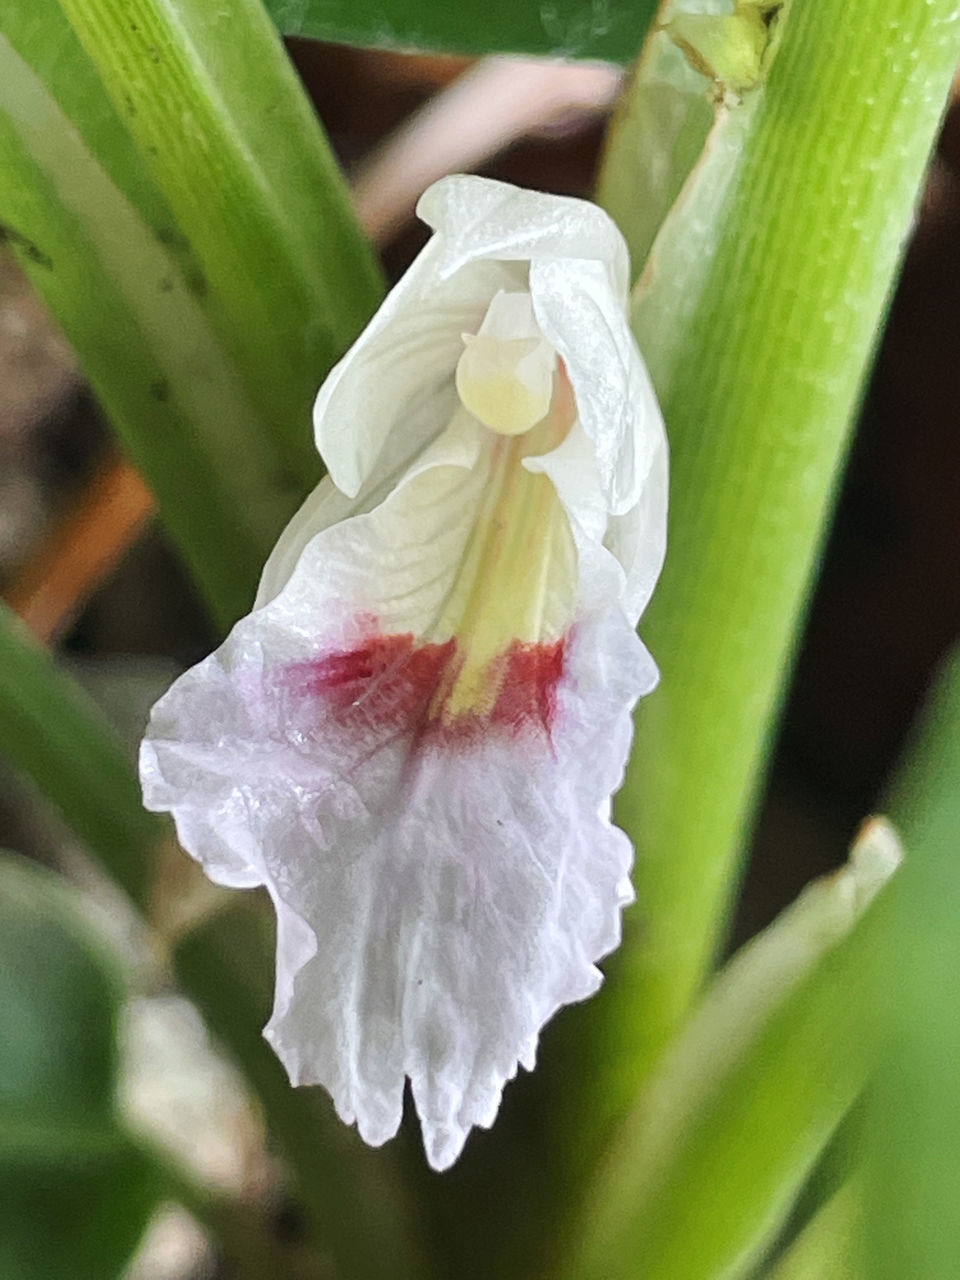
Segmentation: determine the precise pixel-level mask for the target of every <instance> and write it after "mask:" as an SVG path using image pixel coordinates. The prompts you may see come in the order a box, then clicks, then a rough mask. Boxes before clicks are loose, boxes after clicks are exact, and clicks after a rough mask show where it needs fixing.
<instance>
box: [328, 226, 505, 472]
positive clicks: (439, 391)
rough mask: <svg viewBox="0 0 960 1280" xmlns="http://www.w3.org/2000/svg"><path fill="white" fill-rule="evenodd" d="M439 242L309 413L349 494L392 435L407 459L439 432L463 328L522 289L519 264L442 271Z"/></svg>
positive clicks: (453, 400)
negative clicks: (500, 296)
mask: <svg viewBox="0 0 960 1280" xmlns="http://www.w3.org/2000/svg"><path fill="white" fill-rule="evenodd" d="M442 262H443V246H442V244H441V243H440V241H438V240H437V239H436V238H434V239H433V240H431V241H430V243H429V244H428V245H427V246H426V248H425V249H424V250H423V251H422V252H421V253H420V255H419V257H418V258H417V259H416V261H415V262H414V263H413V265H412V266H411V267H410V269H409V270H408V271H407V273H406V275H404V276H403V278H402V279H401V280H400V282H399V283H398V284H397V285H396V286H395V287H394V288H393V289H392V291H391V292H390V294H389V295H388V297H387V299H386V301H385V302H384V303H383V305H382V306H381V307H380V310H379V311H378V312H377V313H376V315H375V316H374V317H373V319H372V320H371V321H370V323H369V324H368V325H367V327H366V329H364V331H363V333H362V334H361V335H360V337H359V338H358V339H357V341H356V342H355V343H354V345H353V346H352V347H351V348H350V350H349V351H348V352H347V354H346V355H345V356H344V358H343V359H342V360H341V361H340V363H339V364H338V365H336V367H335V368H334V369H333V370H332V371H331V372H330V375H329V376H328V378H327V380H326V382H325V383H324V384H323V386H322V387H321V388H320V392H319V394H318V396H317V400H316V404H315V405H314V411H313V424H314V432H315V435H316V441H317V448H318V449H319V451H320V455H321V457H322V458H323V460H324V462H325V463H326V466H327V470H328V472H329V473H330V477H331V479H332V480H333V482H334V484H335V485H336V486H337V488H338V489H341V490H342V491H343V492H344V493H345V494H347V495H348V496H349V497H356V496H357V495H358V494H359V493H360V491H361V490H362V489H363V487H364V485H365V484H366V482H367V480H368V478H369V477H370V475H371V472H372V471H373V470H374V468H375V467H376V465H377V461H378V459H379V457H380V454H381V452H382V450H383V448H384V445H385V444H386V442H387V440H388V439H389V437H390V436H391V433H394V432H395V430H396V432H397V433H398V434H399V435H400V437H401V439H402V441H403V442H404V444H405V445H407V444H408V445H409V452H408V455H407V456H412V455H413V454H414V453H415V452H416V451H417V449H419V448H422V447H423V445H424V444H425V443H426V442H427V441H429V440H430V439H432V438H433V437H434V436H436V435H437V434H439V432H440V431H442V430H443V428H444V427H445V426H446V424H447V423H448V422H449V420H450V417H451V415H452V414H453V412H454V409H455V407H456V405H457V393H456V388H455V386H454V381H453V377H454V370H455V369H456V365H457V360H458V359H459V357H460V353H461V351H462V350H463V343H462V340H461V337H460V335H461V333H464V332H468V333H474V332H475V331H476V330H477V329H478V328H479V326H480V323H481V321H482V320H483V317H484V315H485V313H486V310H487V308H488V306H489V305H490V301H491V299H492V298H493V296H494V295H495V294H496V293H497V292H498V290H500V289H504V290H507V291H510V290H513V289H525V288H526V283H527V282H526V277H527V273H526V270H525V269H524V268H523V267H521V266H520V264H518V263H498V262H475V263H471V264H470V265H469V267H467V268H466V269H464V270H463V271H461V272H460V273H459V274H458V275H457V278H456V280H450V279H448V278H446V277H445V276H444V275H443V274H442V270H441V268H442Z"/></svg>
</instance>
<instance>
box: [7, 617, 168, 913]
mask: <svg viewBox="0 0 960 1280" xmlns="http://www.w3.org/2000/svg"><path fill="white" fill-rule="evenodd" d="M0 753H2V754H3V755H4V756H5V757H6V758H7V759H8V760H10V761H11V763H13V764H14V765H16V766H17V767H18V768H19V769H21V770H23V772H24V773H26V774H27V775H28V776H29V777H30V778H32V780H33V781H34V782H35V783H36V785H37V786H38V787H39V788H40V790H41V791H42V792H43V793H44V795H45V796H46V797H47V798H48V799H49V800H51V801H52V802H53V803H54V804H55V805H56V806H57V808H58V809H59V810H60V812H61V814H62V815H63V817H64V818H65V819H66V821H67V822H68V823H69V825H70V826H71V827H72V828H73V830H74V831H75V832H76V833H77V835H78V836H80V838H81V839H82V840H83V841H84V842H85V844H86V845H87V846H88V847H89V848H90V850H91V851H92V852H93V853H95V854H96V855H97V857H98V858H99V859H100V861H101V862H102V863H103V865H104V866H105V867H106V869H107V870H108V871H109V872H110V874H111V875H112V876H113V878H114V879H115V880H116V881H117V883H118V884H120V885H121V886H122V887H123V888H124V889H125V890H126V892H127V893H128V894H129V895H130V896H131V897H132V898H133V900H134V901H135V902H137V903H138V904H140V905H141V906H143V905H144V903H145V902H146V900H147V897H148V894H149V886H150V880H151V875H152V871H153V867H154V861H155V856H156V852H157V849H158V847H159V845H160V843H161V841H162V840H163V839H164V838H165V836H166V833H167V832H168V830H169V828H168V827H167V824H166V823H164V822H162V821H161V820H160V819H159V818H157V817H155V816H154V815H153V814H150V813H147V812H146V811H145V810H144V808H143V804H142V802H141V798H140V786H139V783H138V782H137V778H136V774H135V773H134V771H133V768H132V767H131V764H130V761H129V759H128V757H127V754H126V752H125V751H124V750H123V747H122V746H121V745H120V743H119V741H118V740H117V738H116V736H115V734H114V733H113V731H112V729H111V727H110V725H109V724H108V723H107V722H106V720H104V718H103V716H102V715H101V714H100V712H99V711H98V709H97V707H96V706H95V704H94V703H93V702H92V701H91V700H90V698H88V697H87V695H86V694H85V693H84V692H83V690H82V689H80V688H79V686H78V685H77V684H76V682H75V681H73V680H72V679H71V678H70V677H69V676H68V675H67V674H66V673H65V672H63V671H61V670H60V669H59V668H58V667H57V665H56V663H55V662H54V661H53V659H52V658H51V657H50V655H49V654H48V653H47V652H46V651H45V650H43V649H41V648H40V646H39V645H37V644H36V643H35V641H34V640H33V638H32V637H31V636H30V635H29V634H28V633H27V631H26V628H24V627H23V626H22V625H21V624H20V623H19V621H18V619H17V618H16V617H15V616H14V615H13V614H12V613H11V612H10V610H9V609H6V608H5V607H4V606H2V605H0Z"/></svg>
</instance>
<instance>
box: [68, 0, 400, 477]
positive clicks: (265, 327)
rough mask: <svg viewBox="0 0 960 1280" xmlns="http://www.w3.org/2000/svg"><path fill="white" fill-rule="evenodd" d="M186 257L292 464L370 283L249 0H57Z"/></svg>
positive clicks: (371, 296) (363, 247)
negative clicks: (213, 0) (227, 0)
mask: <svg viewBox="0 0 960 1280" xmlns="http://www.w3.org/2000/svg"><path fill="white" fill-rule="evenodd" d="M61 4H62V8H63V10H64V12H65V13H66V15H67V18H68V19H69V21H70V23H71V25H72V26H73V28H74V30H75V31H76V33H77V35H78V36H79V38H80V41H81V43H82V44H83V45H84V47H85V49H86V51H87V53H88V55H89V57H90V58H91V59H92V61H93V62H94V64H95V65H96V67H97V70H98V71H99V73H100V77H101V79H102V82H103V87H104V89H105V90H106V92H107V94H108V95H109V97H110V98H111V99H112V101H113V104H114V107H115V108H116V110H117V111H118V113H119V114H120V115H121V117H122V118H123V119H124V121H125V123H126V125H127V128H128V129H129V130H130V133H131V134H132V136H133V138H134V139H135V141H136V142H137V144H138V145H139V148H140V150H141V153H142V154H143V155H144V157H145V158H146V162H147V166H148V168H149V170H150V173H151V175H152V177H153V179H154V181H155V182H156V184H157V187H158V188H159V190H160V191H161V192H162V193H163V195H164V198H165V199H166V200H167V202H168V204H169V205H170V208H171V210H172V211H173V213H174V216H175V217H176V219H177V225H178V230H179V232H180V233H181V234H182V235H183V236H184V237H185V238H186V240H187V241H189V244H190V248H191V250H192V253H193V255H194V257H195V259H196V261H197V263H198V264H199V268H200V271H201V273H202V279H203V281H204V288H205V290H206V291H207V294H208V298H209V307H210V311H211V314H212V315H213V316H214V318H215V321H216V322H218V323H219V325H220V327H221V328H222V331H223V333H224V335H225V336H226V338H227V340H228V342H229V344H230V347H231V350H232V352H233V355H234V358H235V360H236V362H237V365H238V367H239V368H240V369H241V370H243V372H244V376H245V379H246V381H247V383H248V385H249V386H250V391H251V395H252V397H253V399H254V402H255V403H256V405H257V408H258V410H259V411H260V413H261V415H262V416H263V418H264V420H265V421H266V422H267V423H268V424H270V427H271V429H272V433H273V435H274V437H275V438H276V439H277V440H278V441H279V442H281V444H282V446H283V448H284V452H285V453H286V455H287V457H288V459H289V462H290V464H291V465H292V466H294V467H296V466H300V467H302V468H303V469H304V471H305V473H306V474H307V475H308V476H309V475H311V474H314V473H315V472H316V467H317V463H316V456H315V454H314V453H313V444H312V437H311V433H310V427H309V422H310V418H309V409H310V404H311V401H312V398H313V395H314V394H315V392H316V388H317V386H318V384H319V382H320V380H321V378H322V375H323V374H324V372H325V371H326V370H327V369H328V368H329V366H330V365H331V364H332V362H333V361H334V360H335V359H336V358H337V356H339V355H340V354H341V353H342V352H343V350H344V349H345V348H346V346H347V345H348V344H349V343H350V342H351V341H352V339H353V338H354V337H356V335H357V333H358V332H359V330H360V328H361V326H362V325H363V323H364V321H365V320H366V319H367V317H368V316H369V314H370V312H371V311H372V309H373V308H374V306H375V305H376V303H377V301H378V299H379V294H380V291H381V283H380V276H379V271H378V268H377V266H376V264H375V261H374V258H373V255H372V253H371V251H370V249H369V247H368V246H367V244H366V242H365V241H364V239H363V237H362V235H361V233H360V231H359V228H358V227H357V225H356V222H355V221H354V219H353V216H352V213H351V211H350V208H349V204H348V199H347V194H346V188H345V185H344V183H343V179H342V177H341V175H340V173H339V170H338V168H337V165H336V161H335V160H334V159H333V157H332V155H331V154H330V151H329V148H328V146H327V143H326V140H325V139H324V137H323V134H322V131H321V129H320V125H319V123H318V121H317V119H316V116H315V115H314V113H313V110H312V107H311V106H310V103H309V102H308V100H307V98H306V95H305V94H304V92H303V89H302V88H301V86H300V84H299V82H298V81H297V78H296V75H295V73H294V71H293V68H292V67H291V65H290V62H289V59H288V58H287V56H286V53H285V51H284V49H283V46H282V44H281V42H280V40H279V38H278V36H277V34H276V31H275V29H274V28H273V26H272V24H271V23H270V20H269V18H268V17H267V15H266V13H265V11H264V8H263V5H262V4H261V3H260V0H233V2H232V3H231V4H230V5H229V6H224V5H216V4H210V3H209V2H208V0H61Z"/></svg>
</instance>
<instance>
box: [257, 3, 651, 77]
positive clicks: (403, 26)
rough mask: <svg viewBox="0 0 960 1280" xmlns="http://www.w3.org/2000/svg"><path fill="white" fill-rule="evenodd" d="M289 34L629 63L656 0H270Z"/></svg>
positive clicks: (403, 46)
mask: <svg viewBox="0 0 960 1280" xmlns="http://www.w3.org/2000/svg"><path fill="white" fill-rule="evenodd" d="M267 8H268V9H269V11H270V13H271V15H272V17H273V20H274V21H275V22H276V24H277V26H278V27H279V28H280V30H281V31H282V32H283V34H284V35H287V36H312V37H314V38H315V39H317V40H339V41H343V42H345V43H347V44H359V45H374V46H376V47H378V48H401V49H439V50H447V51H451V52H454V53H479V54H485V53H532V54H552V55H558V54H561V55H564V56H566V57H570V58H600V59H604V60H606V61H610V62H629V61H630V60H631V59H632V58H633V57H634V56H635V55H636V52H637V50H638V49H639V47H640V42H641V40H642V39H643V37H644V34H645V32H646V30H647V27H648V26H649V24H650V22H651V21H652V20H653V15H654V14H655V12H656V9H657V0H602V3H596V0H552V3H550V4H541V3H539V0H486V3H484V2H483V0H462V2H461V3H459V4H446V3H443V0H267Z"/></svg>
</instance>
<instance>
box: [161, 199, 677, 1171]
mask: <svg viewBox="0 0 960 1280" xmlns="http://www.w3.org/2000/svg"><path fill="white" fill-rule="evenodd" d="M419 212H420V215H421V217H422V218H423V219H424V220H425V221H426V222H428V223H429V224H430V225H431V226H432V227H433V228H434V229H435V232H436V234H435V235H434V236H433V238H432V239H431V240H430V242H429V243H428V245H427V247H426V248H425V249H424V250H423V252H422V253H421V254H420V256H419V258H418V259H417V260H416V262H415V263H414V264H413V266H412V267H411V268H410V270H409V271H408V272H407V274H406V275H405V276H404V278H403V279H402V280H401V281H400V283H399V284H398V285H397V287H396V288H395V289H394V290H393V292H392V293H391V294H390V296H389V297H388V298H387V300H386V301H385V302H384V304H383V306H382V307H381V308H380V310H379V312H378V313H377V314H376V315H375V316H374V318H373V320H372V321H371V322H370V324H369V326H368V327H367V329H366V331H365V332H364V333H363V334H362V335H361V337H360V338H359V339H358V341H357V342H356V344H355V345H354V347H353V349H352V350H351V351H350V352H349V353H348V354H347V356H346V357H345V358H344V359H343V361H342V362H341V363H340V364H339V365H338V366H337V368H336V369H334V370H333V372H332V373H331V374H330V377H329V378H328V379H327V381H326V383H325V384H324V386H323V388H322V389H321V391H320V394H319V396H318V398H317V404H316V410H315V425H316V435H317V445H318V448H319V449H320V452H321V453H322V455H323V457H324V459H325V461H326V464H327V467H328V470H329V477H328V478H327V479H326V480H325V481H324V482H323V483H322V484H321V485H320V486H319V487H318V488H317V489H316V491H315V492H314V493H313V494H312V495H311V496H310V497H309V498H308V499H307V501H306V502H305V504H304V506H303V508H302V509H301V510H300V512H299V513H298V514H297V515H296V516H295V517H294V519H293V520H292V521H291V523H290V525H289V526H288V528H287V529H286V531H285V532H284V533H283V535H282V537H281V538H280V541H279V542H278V544H277V546H276V548H275V550H274V552H273V554H272V555H271V557H270V559H269V561H268V563H267V565H266V568H265V569H264V573H263V579H262V581H261V584H260V591H259V594H258V597H257V601H256V606H255V608H254V611H253V612H252V613H251V614H250V615H249V616H248V617H246V618H244V619H243V620H242V621H241V622H239V623H238V624H237V626H236V627H235V628H234V629H233V632H232V633H231V635H230V637H229V638H228V640H227V641H226V642H225V643H224V644H223V646H222V647H221V648H220V649H219V650H218V651H217V652H216V653H215V654H213V655H211V656H210V657H209V658H207V659H206V660H205V661H204V662H201V663H200V664H199V665H198V666H196V667H194V668H193V669H192V670H191V671H188V672H187V673H186V674H185V675H184V676H183V677H181V679H179V680H178V681H177V682H176V683H175V684H174V686H173V688H172V689H171V690H170V691H169V692H168V693H167V694H166V696H165V697H164V698H162V699H161V700H160V702H159V703H158V704H157V706H156V707H155V708H154V711H153V715H152V718H151V722H150V727H149V730H148V734H147V737H146V740H145V742H144V744H143V749H142V757H141V774H142V778H143V787H144V794H145V797H146V803H147V805H148V806H149V807H150V808H151V809H160V810H169V811H171V812H172V813H173V815H174V817H175V819H176V824H177V830H178V832H179V835H180V839H181V841H182V842H183V845H184V847H185V848H186V849H187V850H188V851H189V852H190V853H191V854H192V855H193V856H194V857H195V858H197V859H198V860H199V861H200V862H201V863H202V864H203V865H204V867H205V868H206V871H207V874H208V875H209V876H210V877H211V878H212V879H213V880H215V881H217V882H218V883H221V884H226V885H232V886H236V887H248V886H253V885H265V886H266V888H267V889H268V890H269V892H270V895H271V897H272V899H273V902H274V904H275V906H276V911H277V920H278V930H279V937H278V943H277V977H276V1004H275V1008H274V1012H273V1016H272V1018H271V1020H270V1023H269V1025H268V1027H267V1029H266V1032H265V1034H266V1035H267V1037H268V1039H269V1040H270V1042H271V1043H272V1044H273V1046H274V1048H275V1049H276V1051H277V1053H278V1054H279V1056H280V1057H281V1059H282V1060H283V1062H284V1065H285V1066H286V1068H287V1071H288V1072H289V1075H290V1078H291V1080H292V1081H293V1082H294V1083H295V1084H308V1083H320V1084H323V1085H325V1086H326V1088H327V1089H328V1090H329V1091H330V1093H331V1094H332V1096H333V1099H334V1102H335V1104H336V1108H337V1111H338V1112H339V1114H340V1115H341V1116H342V1118H343V1119H344V1120H345V1121H347V1122H353V1121H356V1123H357V1125H358V1127H359V1129H360V1133H361V1134H362V1136H363V1137H364V1138H365V1139H366V1140H367V1141H368V1142H370V1143H373V1144H379V1143H382V1142H384V1141H385V1140H386V1139H388V1138H390V1137H391V1136H392V1135H393V1134H394V1133H396V1131H397V1126H398V1125H399V1123H400V1117H401V1110H402V1099H403V1088H404V1079H405V1077H409V1079H410V1081H411V1085H412V1090H413V1097H414V1099H415V1102H416V1107H417V1110H418V1112H419V1115H420V1119H421V1123H422V1127H423V1135H424V1143H425V1146H426V1151H427V1156H428V1158H429V1160H430V1163H431V1164H432V1165H433V1166H434V1167H435V1168H437V1169H443V1168H446V1167H447V1166H449V1165H450V1164H451V1163H452V1162H453V1161H454V1160H455V1159H456V1158H457V1156H458V1154H459V1153H460V1150H461V1149H462V1147H463V1143H464V1141H465V1139H466V1136H467V1134H468V1133H469V1131H470V1129H471V1127H472V1126H473V1125H482V1126H489V1125H490V1124H491V1123H492V1122H493V1119H494V1117H495V1115H496V1112H497V1108H498V1106H499V1104H500V1097H501V1094H502V1091H503V1086H504V1083H505V1082H506V1081H507V1080H509V1079H510V1078H512V1076H513V1075H514V1074H515V1073H516V1069H517V1064H518V1062H519V1063H522V1064H523V1065H524V1066H525V1067H527V1068H528V1069H529V1068H532V1066H533V1062H534V1055H535V1051H536V1046H537V1038H538V1035H539V1032H540V1029H541V1027H542V1026H543V1025H544V1023H545V1022H546V1021H547V1019H548V1018H550V1017H551V1015H552V1014H553V1013H554V1012H555V1011H556V1010H557V1009H558V1008H560V1007H561V1006H562V1005H564V1004H569V1003H570V1002H571V1001H575V1000H582V999H583V998H584V997H586V996H588V995H590V994H591V993H592V992H593V991H595V990H596V988H597V987H598V985H599V983H600V980H601V975H600V973H599V971H598V970H597V968H596V961H597V960H598V959H600V957H602V956H604V955H605V954H607V953H608V952H610V951H611V950H613V949H614V948H615V947H616V946H617V944H618V942H619V937H620V911H621V908H622V907H623V906H624V905H625V904H626V903H628V902H629V901H630V900H631V897H632V893H631V889H630V884H629V879H628V876H629V870H630V865H631V859H632V853H631V848H630V844H629V841H628V840H627V838H626V837H625V836H624V835H623V833H622V832H620V831H618V830H617V829H616V828H615V827H613V826H612V825H611V823H610V821H609V812H610V796H611V794H612V793H613V792H614V791H615V789H616V788H617V787H618V786H619V784H620V781H621V779H622V776H623V768H624V763H625V760H626V756H627V751H628V746H629V741H630V730H631V721H630V713H631V709H632V707H633V705H634V703H635V702H636V700H637V698H638V697H639V695H641V694H643V693H645V692H647V691H648V690H650V689H651V688H652V687H653V685H654V684H655V682H656V668H655V667H654V665H653V662H652V660H651V658H650V657H649V655H648V654H647V652H646V650H645V649H644V647H643V645H642V644H641V642H640V641H639V640H638V639H637V637H636V635H635V633H634V626H635V624H636V622H637V619H638V617H639V615H640V612H641V610H642V608H643V606H644V605H645V603H646V601H647V599H648V598H649V595H650V593H651V591H652V589H653V586H654V583H655V581H656V578H657V575H658V574H659V571H660V566H661V562H662V559H663V552H664V538H665V513H666V498H667V463H666V445H665V440H664V434H663V424H662V421H661V418H660V413H659V410H658V408H657V404H656V401H655V398H654V395H653V392H652V390H651V388H650V383H649V380H648V377H647V374H646V370H645V368H644V365H643V362H642V360H641V358H640V355H639V353H638V351H637V348H636V345H635V343H634V341H633V338H632V337H631V334H630V331H629V329H628V327H627V323H626V318H625V311H626V296H627V284H628V264H627V256H626V249H625V246H624V243H623V240H622V239H621V237H620V234H619V233H618V231H617V230H616V228H615V227H614V225H613V223H612V222H611V221H610V219H609V218H608V217H607V216H606V215H605V214H604V213H602V212H601V211H600V210H599V209H597V208H595V207H594V206H593V205H590V204H587V203H585V202H583V201H579V200H571V199H562V198H560V197H557V196H549V195H541V194H537V193H534V192H529V191H520V190H517V189H516V188H513V187H509V186H506V185H504V184H503V183H498V182H490V181H487V180H484V179H482V178H475V177H453V178H447V179H444V180H443V181H441V182H438V183H437V184H436V185H435V186H433V187H431V189H430V190H429V191H428V192H427V193H426V195H425V196H424V197H423V199H422V200H421V202H420V208H419Z"/></svg>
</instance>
